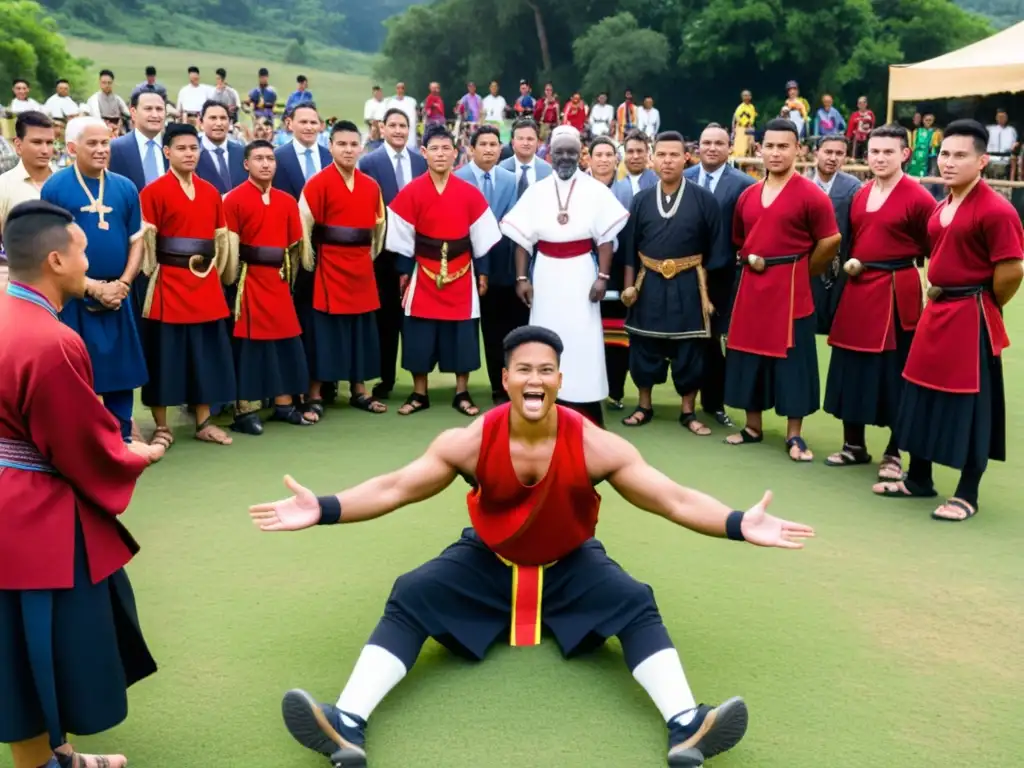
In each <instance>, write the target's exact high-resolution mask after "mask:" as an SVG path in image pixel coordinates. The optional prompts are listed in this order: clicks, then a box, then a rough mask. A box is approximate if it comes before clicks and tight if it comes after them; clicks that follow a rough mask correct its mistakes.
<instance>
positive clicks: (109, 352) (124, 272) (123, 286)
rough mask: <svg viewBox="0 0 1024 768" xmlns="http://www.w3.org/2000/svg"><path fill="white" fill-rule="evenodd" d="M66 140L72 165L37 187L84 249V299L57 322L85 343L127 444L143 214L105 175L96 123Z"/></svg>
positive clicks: (78, 121)
mask: <svg viewBox="0 0 1024 768" xmlns="http://www.w3.org/2000/svg"><path fill="white" fill-rule="evenodd" d="M65 137H66V140H67V144H68V150H69V152H70V153H71V154H72V155H73V156H74V163H73V164H72V165H70V166H69V167H67V168H64V169H63V170H61V171H58V172H57V173H55V174H54V175H53V176H51V177H50V179H49V180H48V181H47V182H46V184H44V185H43V189H42V191H41V193H40V195H41V197H42V199H43V200H46V201H47V202H50V203H53V204H55V205H59V206H60V207H61V208H65V209H67V210H68V211H70V212H71V214H72V215H73V216H74V217H75V222H76V223H77V224H78V225H79V226H80V227H81V228H82V229H83V230H84V232H85V235H86V237H87V238H88V239H89V244H88V246H87V248H86V255H87V256H88V258H89V271H88V272H87V273H86V274H87V277H88V281H87V285H86V290H85V297H84V298H82V299H74V300H72V301H70V302H69V303H67V304H65V305H64V307H63V309H62V310H61V313H60V319H61V320H62V321H63V322H64V323H65V324H66V325H68V326H69V327H71V328H74V329H75V330H76V331H77V332H78V334H79V335H80V336H81V337H82V338H83V339H84V340H85V346H86V348H87V349H88V350H89V357H90V358H91V360H92V369H93V374H94V376H95V379H94V382H93V383H94V388H95V390H96V394H98V395H100V396H102V398H103V402H104V404H105V405H106V406H107V410H109V411H110V412H111V413H112V414H114V416H115V417H117V420H118V422H119V424H120V426H121V436H122V437H123V438H124V440H125V442H131V439H132V427H131V423H132V406H133V404H134V401H135V398H134V392H133V390H134V389H135V388H136V387H141V386H142V385H143V384H145V383H146V380H147V378H148V377H147V373H146V363H145V359H144V357H143V355H142V344H141V343H140V341H139V333H138V329H137V328H136V327H135V316H134V314H133V313H132V311H131V307H130V306H129V302H128V293H129V291H130V289H131V285H132V281H133V280H134V279H135V276H136V275H137V274H138V271H139V268H140V266H141V265H142V209H141V207H140V204H139V193H138V191H137V190H136V189H135V185H134V184H132V182H131V181H130V180H129V179H127V178H125V177H124V176H119V175H117V174H116V173H111V172H110V171H108V170H107V163H108V161H109V160H110V129H109V128H108V127H107V124H106V123H104V122H103V120H101V119H100V118H98V117H76V118H75V119H74V120H72V121H71V122H69V123H68V126H67V130H66V131H65Z"/></svg>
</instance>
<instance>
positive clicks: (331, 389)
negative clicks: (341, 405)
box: [320, 381, 338, 405]
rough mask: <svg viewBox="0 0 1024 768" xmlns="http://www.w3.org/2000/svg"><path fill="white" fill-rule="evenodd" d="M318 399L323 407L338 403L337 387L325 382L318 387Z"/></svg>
mask: <svg viewBox="0 0 1024 768" xmlns="http://www.w3.org/2000/svg"><path fill="white" fill-rule="evenodd" d="M320 399H321V400H323V401H324V404H325V405H332V404H333V403H336V402H337V401H338V385H337V383H335V382H333V381H325V382H324V383H323V384H321V385H320Z"/></svg>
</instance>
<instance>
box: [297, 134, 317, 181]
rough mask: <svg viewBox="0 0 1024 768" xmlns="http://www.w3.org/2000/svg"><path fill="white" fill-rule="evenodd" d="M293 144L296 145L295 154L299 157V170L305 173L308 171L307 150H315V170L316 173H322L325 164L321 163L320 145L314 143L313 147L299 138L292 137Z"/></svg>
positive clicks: (313, 156) (313, 157)
mask: <svg viewBox="0 0 1024 768" xmlns="http://www.w3.org/2000/svg"><path fill="white" fill-rule="evenodd" d="M292 146H293V147H295V155H296V156H297V157H298V158H299V170H300V171H302V173H303V174H305V173H306V150H307V149H311V150H313V155H312V159H313V171H314V173H320V171H322V170H323V166H322V165H321V164H320V145H319V144H313V146H312V147H306V146H304V145H303V144H302V142H300V141H299V140H298V139H292Z"/></svg>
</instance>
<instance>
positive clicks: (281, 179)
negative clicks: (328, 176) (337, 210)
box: [232, 141, 334, 200]
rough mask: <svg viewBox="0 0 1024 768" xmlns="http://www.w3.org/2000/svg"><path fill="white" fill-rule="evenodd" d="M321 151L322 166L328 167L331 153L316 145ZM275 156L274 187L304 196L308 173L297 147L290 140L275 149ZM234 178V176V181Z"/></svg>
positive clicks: (293, 194)
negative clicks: (300, 161) (297, 153)
mask: <svg viewBox="0 0 1024 768" xmlns="http://www.w3.org/2000/svg"><path fill="white" fill-rule="evenodd" d="M315 147H316V150H317V151H318V152H319V153H320V168H321V169H323V168H326V167H327V166H329V165H330V164H331V163H333V162H334V158H332V157H331V153H330V152H328V151H327V150H326V149H324V148H323V147H321V146H320V145H319V144H316V145H315ZM274 157H276V158H277V171H275V172H274V189H280V190H281V191H282V192H287V193H288V194H289V195H291V196H292V197H294V198H295V199H296V200H298V199H299V198H300V197H301V196H302V188H303V187H304V186H306V175H305V174H304V173H303V172H302V166H300V165H299V156H298V155H296V154H295V147H294V146H293V145H292V143H291V142H290V141H289V142H288V143H287V144H282V145H281V146H280V147H278V148H277V149H275V150H274ZM233 180H234V178H232V181H233Z"/></svg>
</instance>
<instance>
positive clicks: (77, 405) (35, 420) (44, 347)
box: [0, 293, 147, 590]
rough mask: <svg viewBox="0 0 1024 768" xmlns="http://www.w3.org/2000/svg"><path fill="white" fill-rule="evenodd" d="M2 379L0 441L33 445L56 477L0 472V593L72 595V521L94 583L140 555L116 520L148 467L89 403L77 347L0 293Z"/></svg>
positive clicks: (44, 315)
mask: <svg viewBox="0 0 1024 768" xmlns="http://www.w3.org/2000/svg"><path fill="white" fill-rule="evenodd" d="M0 371H3V380H4V384H3V386H2V387H0V438H5V439H7V440H15V441H20V442H23V443H29V444H31V445H32V446H34V447H35V449H36V450H37V451H38V452H39V453H40V454H41V455H42V457H43V458H44V459H46V460H47V461H48V462H49V463H50V464H51V465H52V466H53V467H54V468H55V469H56V470H57V473H58V474H47V473H44V472H32V471H27V470H23V469H14V468H11V467H0V589H5V590H6V589H11V590H15V589H17V590H22V589H70V588H71V587H73V586H74V566H75V519H76V517H77V519H78V520H79V521H81V524H82V534H83V536H84V539H85V549H86V555H87V559H88V562H89V575H90V577H91V579H92V582H93V583H97V582H99V581H101V580H103V579H105V578H107V577H108V576H110V575H111V574H112V573H114V572H115V571H117V570H118V569H119V568H122V567H123V566H124V565H125V564H126V563H128V561H129V560H131V558H132V556H133V555H134V554H135V553H136V552H137V551H138V549H139V548H138V545H137V544H136V543H135V541H134V540H133V539H132V537H131V535H130V534H129V533H128V531H127V530H125V528H124V527H123V526H122V525H121V524H120V523H119V522H118V520H117V516H118V515H120V514H121V513H122V512H124V511H125V508H126V507H127V506H128V502H129V501H130V500H131V497H132V493H133V491H134V490H135V481H136V480H137V479H138V477H139V475H140V474H141V473H142V470H143V469H145V467H146V464H147V462H146V460H145V459H143V458H141V457H139V456H136V455H135V454H133V453H131V452H130V451H129V450H128V448H127V447H126V446H125V444H124V442H123V441H122V439H121V431H120V427H119V426H118V423H117V419H115V418H114V416H113V415H112V414H111V413H110V412H109V411H108V410H107V409H106V408H105V407H104V406H103V404H102V403H101V402H100V401H99V398H97V397H96V393H95V392H94V391H93V377H92V364H91V363H90V362H89V353H88V351H87V350H86V348H85V342H83V341H82V338H81V337H80V336H79V335H78V334H77V333H75V332H74V331H73V330H71V329H70V328H68V327H67V326H66V325H64V324H63V323H61V322H60V321H59V320H58V319H57V318H56V317H55V316H54V315H53V314H51V313H50V312H49V311H47V309H46V308H44V307H42V306H39V305H37V304H33V303H31V302H29V301H26V300H24V299H19V298H15V297H13V296H9V295H6V294H3V293H0Z"/></svg>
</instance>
